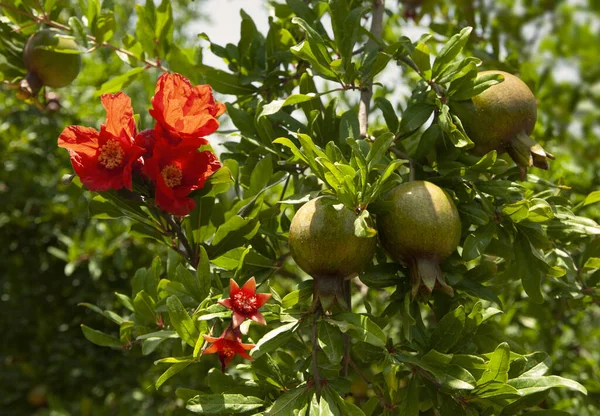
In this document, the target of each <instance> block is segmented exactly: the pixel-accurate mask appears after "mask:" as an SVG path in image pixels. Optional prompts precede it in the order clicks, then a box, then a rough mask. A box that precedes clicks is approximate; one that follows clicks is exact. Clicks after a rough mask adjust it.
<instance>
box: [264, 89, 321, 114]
mask: <svg viewBox="0 0 600 416" xmlns="http://www.w3.org/2000/svg"><path fill="white" fill-rule="evenodd" d="M314 99H317V95H316V94H314V93H308V94H292V95H290V96H289V97H288V98H286V99H285V100H274V101H271V102H270V103H269V104H267V105H265V106H264V107H263V108H262V111H261V113H260V116H259V117H262V116H270V115H271V114H275V113H277V112H278V111H279V110H281V109H282V108H283V107H288V106H290V105H294V104H300V103H304V102H307V101H311V100H314Z"/></svg>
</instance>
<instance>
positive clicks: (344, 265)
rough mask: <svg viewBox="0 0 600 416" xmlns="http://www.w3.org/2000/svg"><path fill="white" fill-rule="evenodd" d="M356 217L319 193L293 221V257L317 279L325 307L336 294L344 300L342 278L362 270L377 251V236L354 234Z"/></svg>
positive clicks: (291, 228)
mask: <svg viewBox="0 0 600 416" xmlns="http://www.w3.org/2000/svg"><path fill="white" fill-rule="evenodd" d="M356 218H357V215H356V214H355V213H354V212H353V211H351V210H350V209H348V208H346V207H345V206H344V205H342V204H335V200H334V199H332V198H328V197H319V198H316V199H313V200H311V201H309V202H307V203H306V204H304V205H303V206H302V207H301V208H300V209H299V210H298V211H297V212H296V215H295V216H294V218H293V220H292V223H291V225H290V234H289V244H290V251H291V253H292V257H293V258H294V260H295V261H296V263H297V264H298V266H300V268H301V269H302V270H304V271H305V272H306V273H308V274H309V275H311V276H312V277H313V279H314V280H315V291H316V293H318V295H319V296H318V297H319V298H320V300H321V304H322V306H323V307H324V308H325V309H329V308H330V306H332V305H333V303H334V301H335V299H336V298H337V300H338V301H340V302H341V303H343V299H342V298H343V296H342V291H341V290H342V289H341V287H342V282H343V281H344V279H346V278H350V277H352V276H354V275H356V274H357V273H358V272H360V271H361V270H362V269H363V268H364V267H365V266H366V265H367V264H368V263H369V262H370V261H371V259H372V258H373V255H374V253H375V246H376V244H377V240H376V239H375V237H370V238H361V237H357V236H356V235H355V234H354V221H355V220H356Z"/></svg>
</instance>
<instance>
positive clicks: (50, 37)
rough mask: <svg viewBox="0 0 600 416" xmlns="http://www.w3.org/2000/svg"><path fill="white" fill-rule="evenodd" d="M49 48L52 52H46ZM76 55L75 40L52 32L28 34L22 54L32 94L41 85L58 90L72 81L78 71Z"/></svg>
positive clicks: (78, 55) (45, 30)
mask: <svg viewBox="0 0 600 416" xmlns="http://www.w3.org/2000/svg"><path fill="white" fill-rule="evenodd" d="M49 47H52V48H53V49H52V50H50V49H46V48H49ZM79 52H80V48H79V45H77V43H76V42H75V38H73V37H72V36H66V35H63V34H61V33H60V32H58V31H56V30H52V29H44V30H40V31H39V32H36V33H34V34H33V35H31V37H30V38H29V40H28V41H27V45H25V52H24V54H23V61H24V63H25V67H26V68H27V70H28V71H29V73H28V74H27V80H28V81H29V84H30V87H31V89H32V90H33V91H36V90H39V88H41V86H43V85H47V86H48V87H51V88H61V87H66V86H67V85H69V84H70V83H71V82H73V80H74V79H75V78H77V75H78V74H79V71H80V70H81V56H80V54H79Z"/></svg>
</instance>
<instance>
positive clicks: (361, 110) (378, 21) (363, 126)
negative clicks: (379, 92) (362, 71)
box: [358, 0, 385, 137]
mask: <svg viewBox="0 0 600 416" xmlns="http://www.w3.org/2000/svg"><path fill="white" fill-rule="evenodd" d="M384 11H385V0H373V13H372V21H371V33H372V34H373V35H374V36H375V37H376V38H379V37H381V32H382V30H383V12H384ZM373 45H376V43H375V42H374V41H373V40H372V39H369V41H368V42H367V47H371V46H373ZM372 97H373V81H369V82H367V83H366V84H365V85H363V88H362V89H361V92H360V103H359V104H358V123H359V126H360V136H361V137H367V136H368V135H369V133H368V130H369V111H370V109H371V98H372Z"/></svg>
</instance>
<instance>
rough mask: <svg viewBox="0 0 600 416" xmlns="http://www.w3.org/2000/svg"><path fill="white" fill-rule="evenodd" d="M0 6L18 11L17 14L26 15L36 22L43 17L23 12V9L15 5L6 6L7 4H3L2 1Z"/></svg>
mask: <svg viewBox="0 0 600 416" xmlns="http://www.w3.org/2000/svg"><path fill="white" fill-rule="evenodd" d="M0 7H4V8H5V9H8V10H12V11H13V12H15V13H18V14H20V15H23V16H27V17H29V18H30V19H33V20H35V21H37V22H40V21H43V19H40V18H39V17H37V16H34V15H33V14H31V13H27V12H24V11H23V10H20V9H17V8H16V7H12V6H8V5H6V4H4V3H0Z"/></svg>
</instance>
